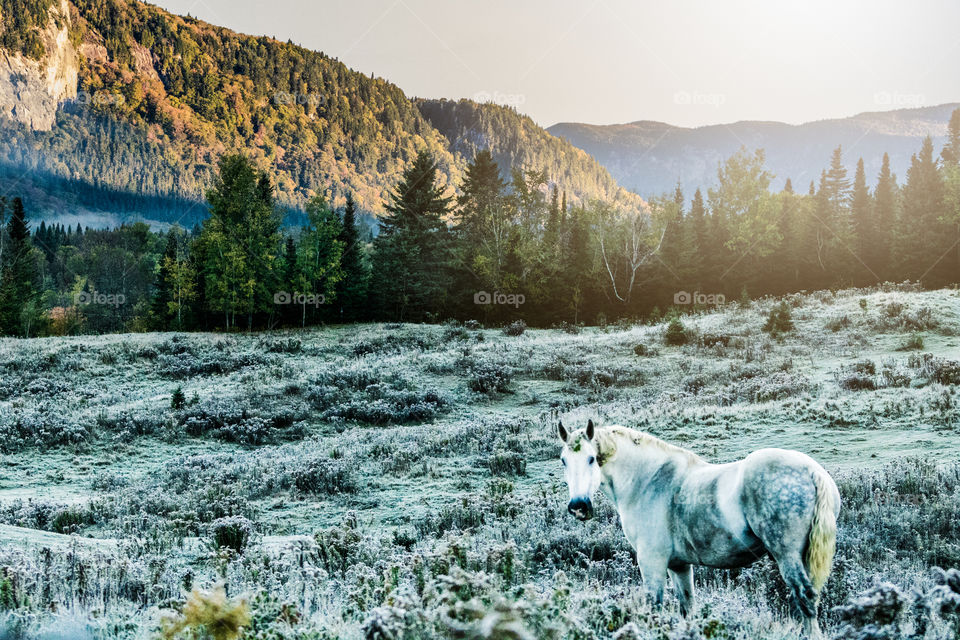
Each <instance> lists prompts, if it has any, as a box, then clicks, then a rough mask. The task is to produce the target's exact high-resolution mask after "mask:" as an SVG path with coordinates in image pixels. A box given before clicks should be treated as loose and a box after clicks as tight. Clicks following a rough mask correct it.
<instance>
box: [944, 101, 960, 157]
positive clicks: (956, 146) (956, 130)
mask: <svg viewBox="0 0 960 640" xmlns="http://www.w3.org/2000/svg"><path fill="white" fill-rule="evenodd" d="M940 157H941V158H942V159H943V164H944V165H946V166H953V165H960V109H954V111H953V113H952V114H951V115H950V124H949V126H948V127H947V144H946V145H945V146H944V147H943V151H942V152H941V154H940Z"/></svg>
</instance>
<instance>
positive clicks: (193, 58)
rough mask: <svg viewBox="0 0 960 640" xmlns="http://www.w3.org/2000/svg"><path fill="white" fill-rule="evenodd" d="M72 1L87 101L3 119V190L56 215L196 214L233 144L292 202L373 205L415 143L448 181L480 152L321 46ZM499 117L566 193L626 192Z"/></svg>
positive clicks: (95, 1) (523, 158)
mask: <svg viewBox="0 0 960 640" xmlns="http://www.w3.org/2000/svg"><path fill="white" fill-rule="evenodd" d="M49 4H50V3H49V1H47V2H46V3H39V2H33V3H30V7H31V13H29V15H28V16H27V17H25V18H24V19H22V20H19V21H13V22H11V21H10V20H7V19H5V30H4V32H3V33H4V40H2V41H0V48H4V47H6V48H10V50H19V49H23V48H29V49H30V50H31V55H34V56H35V57H36V54H37V52H36V51H34V49H36V46H41V48H42V43H41V44H40V45H36V44H35V43H34V44H30V43H32V42H33V40H31V39H30V38H31V37H32V35H34V34H35V33H36V32H37V30H38V29H39V25H40V24H42V22H43V21H42V20H41V19H40V17H39V16H40V15H41V14H42V12H43V10H44V7H45V6H47V5H49ZM34 5H36V6H34ZM71 7H72V14H73V23H72V28H71V37H72V39H73V42H74V44H75V46H76V48H77V51H78V54H79V59H80V71H79V78H80V96H79V98H78V100H77V101H75V102H73V103H71V104H69V105H67V107H66V108H65V109H64V111H63V112H61V113H60V114H59V116H58V123H57V125H56V126H55V127H54V128H53V130H52V131H46V132H44V131H31V130H29V129H27V128H25V127H24V126H22V125H18V124H15V123H13V122H12V121H3V122H0V186H3V187H4V188H5V190H14V191H16V192H18V193H21V192H24V193H26V194H27V195H28V196H31V199H32V201H34V202H36V203H37V204H38V205H39V206H41V207H43V208H44V209H45V214H46V215H47V216H48V217H49V216H50V214H62V213H63V211H62V210H63V209H74V210H78V211H87V212H95V211H97V210H105V211H115V212H118V213H120V214H124V213H128V214H133V213H137V212H139V213H140V214H142V215H146V216H147V217H148V218H151V219H157V220H162V221H164V220H165V221H173V220H178V219H181V218H182V217H183V216H187V220H188V221H192V220H191V218H192V217H195V215H196V213H197V211H195V210H193V209H192V207H193V205H195V204H197V203H201V202H202V200H203V192H204V190H205V188H207V187H208V186H209V184H210V183H211V177H212V173H213V171H214V168H215V164H216V161H217V159H218V158H219V157H220V155H222V154H223V153H225V152H229V151H236V150H240V151H242V152H243V153H245V154H247V155H249V156H250V157H252V158H253V159H254V160H255V162H256V163H257V164H258V165H259V166H260V167H261V168H263V169H266V170H268V171H269V172H270V173H271V175H272V177H273V179H274V183H275V184H276V186H277V195H278V198H279V200H280V202H281V203H283V204H285V205H287V206H290V207H300V206H302V204H303V203H304V202H305V200H306V199H307V198H309V197H310V196H312V195H313V194H315V193H325V192H329V193H330V194H331V195H332V197H333V198H334V200H335V201H337V202H341V203H342V200H343V198H344V196H345V194H346V192H347V191H350V192H352V193H354V194H355V196H356V200H357V202H358V204H359V205H360V207H361V208H363V209H365V210H366V211H369V212H373V213H379V212H381V210H382V205H383V200H384V198H385V197H386V194H387V192H388V191H389V189H391V188H392V186H393V185H394V184H396V182H397V181H398V179H399V177H400V175H401V172H402V170H403V169H404V168H405V167H406V166H407V165H408V164H409V162H410V160H411V159H412V158H413V157H414V156H415V155H416V153H417V152H418V151H419V150H420V149H426V150H428V151H430V152H431V153H432V154H433V156H434V157H435V158H436V160H437V161H438V163H439V165H440V168H441V174H442V179H443V180H444V181H446V183H447V184H448V185H449V186H450V187H451V188H453V187H454V186H456V185H458V184H459V183H460V179H461V174H462V171H463V169H464V167H465V166H466V162H467V161H468V160H470V159H472V157H473V153H474V152H475V150H476V148H477V147H476V146H472V147H465V146H463V145H462V144H460V142H459V140H458V138H459V137H460V134H459V133H458V132H457V131H455V130H451V129H449V128H447V129H445V130H444V131H443V132H442V133H441V132H440V131H438V130H437V128H436V126H435V125H434V124H432V123H431V122H430V120H429V119H428V118H426V117H424V114H422V113H421V107H420V105H418V104H417V103H415V102H414V101H412V100H410V99H409V98H407V96H406V95H405V94H404V93H403V91H402V90H401V89H400V88H399V87H397V86H396V85H394V84H391V83H389V82H387V81H385V80H383V79H380V78H375V77H373V76H367V75H364V74H362V73H358V72H355V71H353V70H351V69H349V68H347V67H346V66H345V65H344V64H343V63H341V62H339V61H338V60H336V59H334V58H331V57H329V56H326V55H324V54H323V53H319V52H314V51H310V50H307V49H304V48H302V47H298V46H296V45H294V44H292V43H283V42H279V41H276V40H273V39H271V38H266V37H252V36H246V35H242V34H238V33H235V32H232V31H229V30H227V29H224V28H220V27H217V26H214V25H210V24H207V23H204V22H201V21H198V20H195V19H192V18H185V17H179V16H175V15H172V14H170V13H168V12H166V11H163V10H162V9H160V8H158V7H154V6H152V5H149V4H146V3H143V2H140V1H139V0H75V1H73V2H72V4H71ZM34 14H36V15H34ZM4 15H8V14H4ZM31 16H32V17H31ZM28 18H29V19H28ZM7 23H9V24H7ZM17 34H20V35H17ZM4 43H7V44H4ZM484 109H485V110H488V111H489V110H490V109H494V108H493V107H489V108H484ZM497 124H498V126H497V127H496V128H494V129H489V130H487V131H486V132H485V133H486V136H487V142H488V143H489V144H490V145H491V146H493V147H496V148H505V147H511V148H513V152H512V153H511V154H507V155H501V158H502V159H503V160H504V161H505V162H515V163H524V164H528V165H529V166H530V167H538V168H539V167H542V168H547V169H548V175H549V177H550V178H551V179H552V180H555V181H557V182H559V183H560V184H561V186H563V187H564V188H566V189H567V190H568V191H569V192H570V197H571V200H573V201H577V200H578V199H579V198H581V197H604V196H607V195H608V194H610V193H614V192H616V191H617V187H616V184H615V183H614V181H613V180H612V179H611V178H610V176H609V174H607V172H606V170H604V169H603V168H602V167H600V166H599V165H598V164H597V163H596V162H595V161H593V160H592V159H590V158H589V157H588V156H586V154H584V153H582V152H580V151H578V150H576V149H574V148H573V147H572V146H571V145H569V144H567V143H565V142H561V141H559V140H557V139H555V138H553V137H552V136H550V135H549V134H547V133H546V132H544V131H543V130H542V129H540V128H539V127H537V126H536V125H533V123H532V121H530V120H529V119H520V118H519V117H512V118H506V119H504V118H501V119H499V121H498V123H497ZM518 145H521V146H518ZM511 166H512V165H511V164H507V165H505V166H504V167H503V169H504V171H505V172H509V169H510V167H511ZM25 174H26V175H25ZM201 210H202V209H201Z"/></svg>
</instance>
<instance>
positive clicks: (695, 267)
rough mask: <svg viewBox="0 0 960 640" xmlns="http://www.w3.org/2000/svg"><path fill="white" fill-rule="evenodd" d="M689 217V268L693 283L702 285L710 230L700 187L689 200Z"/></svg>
mask: <svg viewBox="0 0 960 640" xmlns="http://www.w3.org/2000/svg"><path fill="white" fill-rule="evenodd" d="M689 218H690V232H691V252H690V269H691V271H692V273H693V274H694V278H695V280H696V281H695V282H694V284H696V285H697V286H698V287H702V286H703V282H704V273H703V270H704V265H705V261H704V256H705V255H706V253H707V250H708V247H709V244H710V232H709V230H708V228H707V223H708V220H707V209H706V206H705V205H704V203H703V193H701V191H700V189H697V190H696V191H695V192H694V194H693V200H691V201H690V215H689Z"/></svg>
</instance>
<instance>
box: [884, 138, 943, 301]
mask: <svg viewBox="0 0 960 640" xmlns="http://www.w3.org/2000/svg"><path fill="white" fill-rule="evenodd" d="M943 205H944V188H943V181H942V178H941V176H940V172H939V171H938V170H937V162H936V160H935V159H934V157H933V140H932V139H931V138H930V137H929V136H927V138H926V139H925V140H924V141H923V146H922V147H921V149H920V153H919V154H918V155H914V156H913V157H912V158H911V161H910V169H909V170H908V171H907V182H906V184H905V185H904V187H903V214H902V217H901V221H900V225H899V234H898V240H899V250H898V264H899V265H900V269H901V272H902V273H903V274H904V275H906V277H908V278H910V279H914V280H921V281H922V282H923V283H924V284H926V285H928V286H942V285H943V284H946V283H947V282H949V281H950V280H951V279H952V278H955V277H956V276H955V274H950V273H947V272H946V271H947V270H946V268H945V267H946V266H947V264H949V263H946V262H944V258H945V257H946V254H947V253H948V252H949V250H950V246H949V245H948V244H946V243H947V242H952V240H953V238H952V235H953V234H951V233H949V232H950V231H951V230H950V229H949V228H947V227H946V225H944V223H943V221H942V215H943V209H944V206H943Z"/></svg>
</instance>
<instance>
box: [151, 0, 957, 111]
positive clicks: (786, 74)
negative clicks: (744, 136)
mask: <svg viewBox="0 0 960 640" xmlns="http://www.w3.org/2000/svg"><path fill="white" fill-rule="evenodd" d="M156 3H157V4H159V5H160V6H162V7H164V8H167V9H170V10H172V11H174V12H175V13H180V14H186V13H189V14H191V15H193V16H196V17H198V18H201V19H203V20H206V21H208V22H212V23H215V24H219V25H223V26H227V27H230V28H232V29H236V30H238V31H241V32H244V33H251V34H255V35H261V34H266V35H270V36H274V37H277V38H278V39H280V40H288V39H290V40H293V41H294V42H296V43H298V44H302V45H304V46H306V47H308V48H311V49H317V50H320V51H323V52H325V53H327V54H328V55H331V56H333V57H336V58H339V59H340V60H341V61H343V62H344V63H346V64H347V65H348V66H350V67H351V68H353V69H356V70H358V71H362V72H364V73H368V74H369V73H370V72H373V73H375V74H376V75H377V76H379V77H383V78H386V79H388V80H390V81H392V82H395V83H396V84H397V85H399V86H400V87H401V88H402V89H403V90H404V91H405V92H406V93H407V95H411V96H422V97H430V98H439V97H446V98H461V97H467V98H479V99H492V100H495V101H497V102H503V103H510V104H514V105H516V106H517V108H518V109H519V110H520V111H521V112H524V113H527V114H529V115H531V116H532V117H533V118H534V119H535V120H536V121H537V122H538V123H540V124H542V125H545V126H547V125H551V124H554V123H556V122H561V121H579V122H590V123H597V124H610V123H617V122H631V121H634V120H661V121H664V122H670V123H673V124H678V125H686V126H695V125H701V124H713V123H719V122H732V121H736V120H745V119H759V120H782V121H786V122H793V123H798V122H804V121H809V120H817V119H821V118H829V117H842V116H848V115H852V114H854V113H859V112H861V111H880V110H888V109H893V108H899V107H909V106H923V105H934V104H941V103H945V102H957V101H960V64H958V61H960V28H958V26H960V2H958V1H957V0H912V1H910V2H906V1H904V0H870V1H852V0H803V1H796V2H791V3H789V4H788V3H787V2H785V1H784V0H723V1H719V2H718V1H717V0H657V1H649V0H577V1H571V0H550V1H547V0H543V1H525V0H485V1H483V2H478V1H473V0H469V1H466V0H459V1H458V0H322V1H317V0H267V1H256V0H157V2H156Z"/></svg>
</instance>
